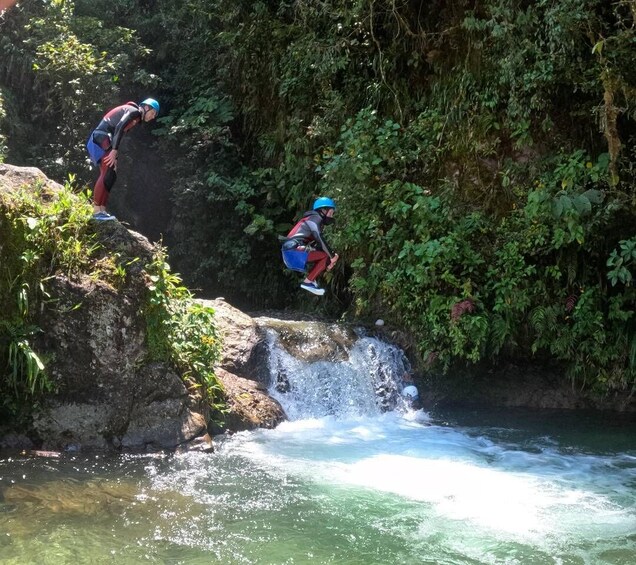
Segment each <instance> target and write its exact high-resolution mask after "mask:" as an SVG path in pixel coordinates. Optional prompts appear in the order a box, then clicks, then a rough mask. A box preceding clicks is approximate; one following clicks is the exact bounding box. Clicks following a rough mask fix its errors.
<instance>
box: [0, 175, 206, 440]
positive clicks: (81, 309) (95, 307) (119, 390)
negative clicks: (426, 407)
mask: <svg viewBox="0 0 636 565" xmlns="http://www.w3.org/2000/svg"><path fill="white" fill-rule="evenodd" d="M24 186H28V187H34V188H33V190H34V194H37V196H38V197H40V198H43V199H49V198H55V197H56V193H57V192H59V191H60V190H61V187H60V186H59V185H57V184H55V183H53V182H52V181H50V180H49V179H47V178H46V177H45V176H44V175H43V174H42V172H41V171H39V170H38V169H34V168H20V167H13V166H10V165H3V164H0V194H2V195H3V202H4V203H5V204H6V203H7V202H8V205H5V208H6V209H8V210H10V205H11V193H12V192H14V191H15V190H16V189H18V188H20V187H24ZM42 188H43V189H42ZM41 189H42V190H41ZM79 205H81V204H80V202H79V200H78V206H79ZM94 236H95V239H94V241H88V242H87V245H93V243H95V242H96V243H98V244H99V250H98V252H97V254H96V256H95V257H94V261H95V268H94V269H93V275H92V276H88V275H75V276H73V277H68V276H66V275H65V274H63V273H57V274H56V275H55V276H54V277H52V278H51V279H49V280H48V281H46V290H47V293H48V295H49V297H48V298H47V300H46V301H45V303H44V305H43V308H42V310H41V312H40V313H39V316H38V319H37V320H36V323H37V325H38V327H39V328H41V330H42V331H41V332H40V334H39V337H38V338H37V340H36V342H35V343H34V349H35V350H36V351H37V352H38V353H39V354H40V356H41V357H42V358H43V359H44V361H45V364H46V371H47V374H48V377H49V379H50V380H51V381H52V383H53V385H54V390H53V391H52V392H49V393H47V394H46V396H45V397H44V398H43V400H42V402H41V410H40V411H39V412H38V414H37V416H36V417H35V418H34V420H33V422H32V425H31V427H30V430H13V432H14V433H12V434H8V435H7V436H6V438H5V440H2V439H1V438H0V447H1V446H3V445H4V446H12V447H19V443H20V442H19V441H18V439H19V438H24V441H23V444H24V445H25V446H26V447H32V446H33V445H35V446H36V447H43V448H44V449H51V450H55V449H65V448H67V449H79V448H97V449H120V448H125V449H129V450H154V449H166V448H167V449H173V448H176V447H178V446H183V445H187V444H188V443H190V442H192V441H194V440H198V438H200V437H202V436H203V437H205V434H206V418H207V409H206V407H205V406H204V405H203V404H202V403H201V401H200V398H199V397H198V396H197V395H196V393H195V392H193V393H191V392H190V391H189V390H188V389H187V388H186V385H185V384H184V381H183V380H182V379H181V377H180V376H179V375H178V374H176V373H175V371H174V369H173V368H172V367H171V366H170V365H169V364H167V363H157V362H152V361H151V355H150V352H149V350H148V347H147V339H146V329H147V328H146V324H147V322H146V318H145V314H144V307H145V304H146V299H147V294H148V283H149V281H148V280H147V276H146V274H145V269H144V267H145V265H147V264H148V263H149V262H151V261H152V260H153V257H154V256H155V249H154V247H153V246H152V245H151V244H150V243H149V242H148V241H147V240H146V238H144V237H143V236H141V235H140V234H137V233H135V232H132V231H130V230H128V229H126V228H125V227H124V226H123V225H122V224H121V223H119V222H102V223H98V224H96V225H95V226H94ZM115 263H117V264H119V265H122V266H123V269H124V270H125V274H122V272H120V274H119V275H118V276H117V277H113V276H112V271H113V269H114V265H115ZM108 270H110V273H111V276H110V277H99V276H97V277H96V276H95V273H99V272H107V271H108ZM106 280H110V281H111V283H108V282H106ZM16 432H17V433H16ZM21 432H22V433H24V432H27V434H28V436H29V438H30V440H31V441H30V442H29V441H28V440H27V439H26V438H25V436H24V435H21V434H20V433H21ZM198 443H200V442H199V441H197V444H198Z"/></svg>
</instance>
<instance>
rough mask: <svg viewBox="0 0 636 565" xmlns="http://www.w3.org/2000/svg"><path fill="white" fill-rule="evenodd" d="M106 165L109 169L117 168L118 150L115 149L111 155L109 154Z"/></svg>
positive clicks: (105, 159)
mask: <svg viewBox="0 0 636 565" xmlns="http://www.w3.org/2000/svg"><path fill="white" fill-rule="evenodd" d="M104 164H105V165H106V166H107V167H113V168H114V167H116V166H117V149H113V150H112V151H111V152H110V153H108V154H107V155H106V156H105V157H104Z"/></svg>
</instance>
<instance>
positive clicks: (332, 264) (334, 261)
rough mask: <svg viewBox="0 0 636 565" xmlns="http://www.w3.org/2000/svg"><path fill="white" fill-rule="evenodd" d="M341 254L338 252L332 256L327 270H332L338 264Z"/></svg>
mask: <svg viewBox="0 0 636 565" xmlns="http://www.w3.org/2000/svg"><path fill="white" fill-rule="evenodd" d="M338 259H339V256H338V254H337V253H336V254H335V255H334V256H333V257H332V258H331V261H329V265H328V266H327V270H328V271H331V269H333V268H334V267H335V265H336V263H337V262H338Z"/></svg>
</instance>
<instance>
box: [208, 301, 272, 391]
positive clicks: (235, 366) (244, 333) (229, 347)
mask: <svg viewBox="0 0 636 565" xmlns="http://www.w3.org/2000/svg"><path fill="white" fill-rule="evenodd" d="M197 302H199V304H202V305H204V306H207V307H211V308H213V309H214V311H215V315H214V319H215V323H216V328H217V331H218V332H219V334H220V336H221V339H222V341H223V350H222V352H221V359H220V360H219V363H218V366H219V367H220V368H222V369H225V370H226V371H228V372H230V373H233V374H235V375H239V376H241V377H244V378H247V379H252V380H255V381H259V382H261V383H264V384H267V380H268V378H269V375H268V372H267V344H266V339H265V335H264V333H263V331H262V330H261V328H259V326H258V324H257V323H256V322H255V320H254V319H253V318H251V317H250V316H249V315H247V314H245V313H244V312H242V311H241V310H238V309H237V308H234V307H233V306H232V305H231V304H229V303H228V302H226V301H225V300H224V299H222V298H218V299H216V300H197Z"/></svg>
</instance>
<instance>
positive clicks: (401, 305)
mask: <svg viewBox="0 0 636 565" xmlns="http://www.w3.org/2000/svg"><path fill="white" fill-rule="evenodd" d="M49 19H50V21H52V22H54V23H55V25H40V24H38V22H43V21H49ZM0 29H1V30H2V34H0V38H1V39H0V54H2V56H0V79H1V81H0V87H2V92H3V93H4V99H5V107H8V105H14V106H16V107H19V111H18V112H16V115H17V116H18V117H19V119H20V120H21V122H22V123H21V124H18V125H16V123H15V121H14V123H13V124H12V125H6V123H5V122H2V121H0V127H3V128H4V129H2V130H0V133H2V134H3V135H4V136H5V137H6V138H7V140H8V141H7V145H8V147H9V153H8V155H9V157H11V156H12V155H13V154H15V155H20V156H24V157H25V158H26V156H32V157H33V158H34V159H35V158H36V157H37V158H38V159H39V162H40V163H41V164H43V165H47V164H48V165H50V166H53V165H52V164H53V163H54V162H56V161H58V160H59V159H60V158H61V159H62V161H61V163H62V165H66V163H67V162H69V163H70V162H71V161H70V160H69V161H66V160H65V159H67V155H70V152H71V151H75V150H76V149H77V146H78V144H80V142H81V141H83V139H84V137H85V134H86V132H87V121H86V115H87V114H88V113H90V112H89V111H90V110H92V109H94V108H96V106H100V105H101V106H102V107H103V105H104V104H106V103H107V102H110V101H111V100H113V99H114V98H118V99H119V100H122V99H124V98H126V96H125V94H126V93H128V92H147V91H148V89H149V88H151V87H155V86H156V85H159V86H158V88H160V91H158V92H159V95H160V96H161V98H162V101H165V102H166V104H165V105H166V106H167V107H168V108H169V113H168V114H167V115H165V116H164V118H163V120H162V124H161V128H160V129H159V130H158V131H157V133H159V134H160V135H161V137H162V139H163V140H164V141H165V144H166V148H165V150H166V151H167V150H168V146H172V148H173V149H174V148H178V149H179V150H180V157H179V158H177V159H172V160H171V165H170V166H171V168H172V172H173V174H174V175H175V178H178V182H176V183H175V186H174V188H173V200H174V212H173V220H174V221H173V229H172V233H171V238H172V241H174V242H175V243H174V246H173V248H172V249H171V253H172V254H173V256H174V258H175V259H176V261H177V263H178V265H179V268H180V269H181V270H182V271H183V272H184V273H185V274H186V280H187V281H189V282H190V283H191V284H194V285H196V286H198V287H201V288H206V289H214V290H217V291H221V292H224V293H228V294H229V295H230V296H240V297H243V298H245V299H247V300H249V301H251V303H252V304H254V305H256V306H266V305H281V304H284V303H287V302H288V297H289V296H296V295H297V289H295V284H296V283H295V282H294V281H295V279H294V278H293V277H290V276H289V274H288V273H283V272H282V271H281V267H280V261H279V258H278V249H277V241H276V235H277V234H279V233H283V232H284V231H285V230H286V229H287V227H288V226H289V225H290V223H291V222H292V221H293V219H294V218H295V217H297V215H298V214H299V213H300V212H302V211H303V210H304V209H306V208H307V207H308V206H309V204H310V203H311V201H312V199H313V198H314V197H316V196H318V195H320V194H325V195H329V196H332V197H334V198H335V199H336V200H337V202H338V205H339V209H338V222H337V224H336V226H335V227H334V228H333V229H332V231H333V239H334V243H335V244H336V247H337V248H338V250H339V251H340V252H341V255H342V258H343V260H342V261H341V262H340V264H339V265H338V268H337V269H336V270H335V273H334V274H333V277H332V278H331V282H330V285H331V288H332V293H331V294H332V296H333V297H335V300H332V301H331V302H327V305H328V306H327V308H331V309H332V311H339V310H341V309H342V307H343V306H344V307H345V308H347V309H348V311H350V312H353V313H355V314H357V315H362V316H371V315H382V316H383V317H385V318H389V319H391V320H392V321H393V322H394V323H395V324H398V325H400V326H402V327H404V328H406V329H408V330H410V331H411V332H412V334H413V335H414V336H415V337H416V340H417V344H418V349H419V352H420V354H421V356H422V358H423V360H425V362H426V363H427V364H429V365H430V366H431V367H433V366H438V367H442V368H446V369H448V368H449V367H451V366H452V365H453V364H457V363H466V362H467V363H475V362H478V361H480V360H484V359H498V358H500V357H501V356H504V355H521V356H525V355H529V354H532V353H534V354H537V355H540V354H541V355H548V356H551V357H555V358H557V359H560V360H562V361H563V362H564V363H565V364H566V365H567V366H568V367H569V369H570V374H571V375H572V376H574V377H576V378H577V379H579V380H580V382H581V383H585V384H587V385H588V386H591V387H595V388H597V389H598V390H600V391H607V390H612V389H616V390H621V391H627V392H629V391H630V390H632V389H633V387H634V385H635V383H636V321H635V317H634V311H635V310H636V291H635V290H634V286H633V277H634V274H635V270H636V210H635V207H636V196H635V194H634V181H635V180H636V179H635V171H636V153H635V152H634V149H633V148H634V147H635V143H634V141H635V137H636V128H635V122H634V118H635V117H636V115H635V101H636V50H634V48H633V46H634V43H635V42H636V2H635V1H634V0H620V1H618V2H612V3H609V2H604V1H602V0H560V1H556V2H555V1H552V0H550V1H548V0H536V1H532V2H528V1H526V0H483V1H481V2H476V1H474V0H444V1H442V0H432V1H429V2H422V1H416V0H405V1H402V2H395V1H394V0H350V1H346V2H343V1H338V0H317V1H311V2H309V1H305V0H303V1H296V2H288V1H285V0H271V1H265V0H257V1H253V0H249V1H248V0H236V1H234V2H224V1H221V0H176V1H174V0H172V1H168V0H145V1H142V0H137V1H134V0H110V1H109V2H105V1H101V0H100V1H94V2H89V1H88V0H86V1H83V0H76V1H75V2H72V1H70V0H53V1H51V2H46V3H45V2H36V1H34V0H31V1H28V0H27V1H25V2H21V3H20V8H19V9H18V8H14V9H13V12H12V13H10V14H8V15H5V19H4V21H2V22H0ZM69 49H70V50H72V53H73V56H66V55H65V56H64V57H62V56H61V53H62V52H64V53H66V50H69ZM7 54H10V58H7V56H6V55H7ZM9 60H10V61H11V63H7V61H9ZM71 63H72V64H71ZM71 84H73V85H75V86H74V87H73V86H69V85H71ZM38 85H41V86H38ZM34 86H35V87H36V88H34ZM69 88H73V89H74V90H73V92H70V91H69V90H68V89H69ZM26 92H29V93H31V92H33V94H32V95H31V94H30V95H29V96H28V97H25V98H28V99H29V102H30V104H32V108H33V110H32V108H31V105H30V104H25V102H24V101H21V100H22V99H21V95H22V96H23V97H24V94H25V93H26ZM45 109H48V110H47V112H48V113H47V112H45V111H44V110H45ZM33 123H34V124H36V125H37V128H38V129H37V132H38V134H39V144H38V143H35V144H34V143H33V140H34V136H33V133H34V131H35V130H34V129H33V128H32V126H31V125H30V124H33ZM3 124H4V125H3ZM61 124H63V125H64V127H62V128H61V129H59V130H58V129H56V128H58V127H59V126H60V125H61ZM18 126H20V127H18ZM66 126H68V127H66ZM11 128H13V134H12V130H11ZM42 131H45V132H46V135H44V136H43V135H42V133H41V132H42ZM80 132H81V133H80ZM36 137H38V136H36ZM23 138H27V139H28V140H29V141H30V143H28V144H27V143H24V141H25V140H24V139H23ZM27 146H28V147H30V148H31V149H30V150H29V151H30V152H29V151H27V150H25V147H27ZM73 162H76V161H73ZM330 276H331V275H330ZM302 298H304V299H305V301H306V300H307V297H306V296H303V297H302ZM306 304H307V303H306Z"/></svg>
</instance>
